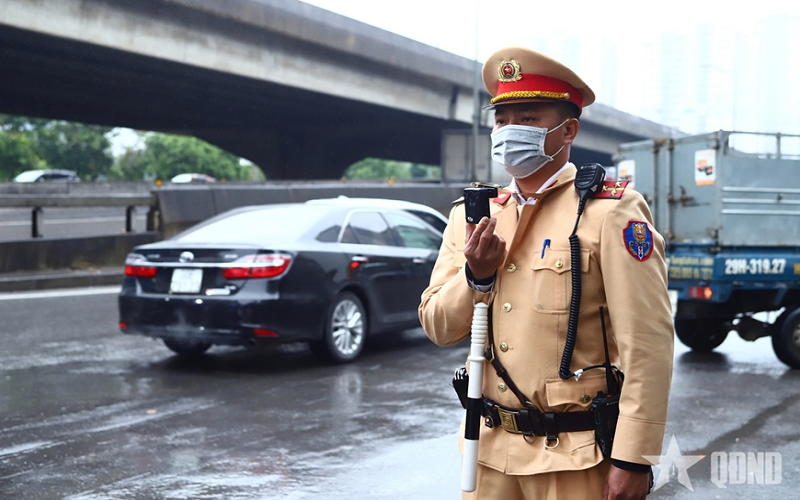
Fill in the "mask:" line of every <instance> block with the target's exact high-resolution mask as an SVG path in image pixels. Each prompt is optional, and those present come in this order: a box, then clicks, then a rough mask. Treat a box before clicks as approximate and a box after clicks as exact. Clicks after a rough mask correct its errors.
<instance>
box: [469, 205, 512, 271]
mask: <svg viewBox="0 0 800 500" xmlns="http://www.w3.org/2000/svg"><path fill="white" fill-rule="evenodd" d="M495 226H497V219H495V218H494V217H492V218H491V219H490V218H487V217H484V218H483V219H481V220H480V222H478V223H477V224H467V241H466V244H465V245H464V257H466V258H467V263H468V264H469V269H470V271H472V275H473V276H474V277H475V279H484V278H489V277H491V276H492V275H493V274H494V273H495V271H497V268H498V267H500V266H502V265H503V261H504V260H505V258H506V240H504V239H503V238H502V237H500V236H498V235H496V234H494V228H495Z"/></svg>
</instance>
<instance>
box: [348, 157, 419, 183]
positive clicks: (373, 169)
mask: <svg viewBox="0 0 800 500" xmlns="http://www.w3.org/2000/svg"><path fill="white" fill-rule="evenodd" d="M344 175H345V177H347V178H348V179H388V178H390V177H394V178H397V179H407V178H408V177H410V176H409V165H408V163H405V162H399V161H393V160H382V159H379V158H364V159H363V160H361V161H358V162H356V163H353V164H352V165H350V166H349V167H348V168H347V170H346V171H345V174H344Z"/></svg>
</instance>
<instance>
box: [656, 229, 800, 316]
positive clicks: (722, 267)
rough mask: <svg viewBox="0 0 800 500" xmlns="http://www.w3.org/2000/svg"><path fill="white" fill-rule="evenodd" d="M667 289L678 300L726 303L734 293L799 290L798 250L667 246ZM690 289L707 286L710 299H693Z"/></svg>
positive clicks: (799, 251) (707, 245)
mask: <svg viewBox="0 0 800 500" xmlns="http://www.w3.org/2000/svg"><path fill="white" fill-rule="evenodd" d="M668 259H669V287H670V289H672V290H676V291H677V292H678V300H710V301H711V302H717V303H722V302H726V301H727V300H728V299H729V298H730V296H731V293H733V292H734V291H735V290H765V289H785V290H789V289H796V290H800V248H786V247H761V248H759V247H723V248H719V247H716V246H714V245H709V244H699V245H698V244H686V243H684V244H681V243H674V244H672V245H670V249H669V251H668ZM690 287H710V288H711V289H712V292H713V293H712V294H711V297H710V299H706V298H701V299H698V298H697V297H692V296H690V294H689V288H690Z"/></svg>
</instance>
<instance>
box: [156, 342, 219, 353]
mask: <svg viewBox="0 0 800 500" xmlns="http://www.w3.org/2000/svg"><path fill="white" fill-rule="evenodd" d="M162 340H163V341H164V345H166V346H167V347H169V348H170V350H171V351H172V352H174V353H176V354H179V355H181V356H187V357H188V356H200V355H201V354H203V353H204V352H206V351H207V350H208V348H209V347H211V344H209V343H208V342H199V341H196V340H186V339H162Z"/></svg>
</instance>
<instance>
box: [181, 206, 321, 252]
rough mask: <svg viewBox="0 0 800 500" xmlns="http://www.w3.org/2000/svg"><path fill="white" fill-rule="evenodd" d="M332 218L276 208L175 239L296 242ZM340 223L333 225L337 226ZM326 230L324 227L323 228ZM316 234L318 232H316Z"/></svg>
mask: <svg viewBox="0 0 800 500" xmlns="http://www.w3.org/2000/svg"><path fill="white" fill-rule="evenodd" d="M326 218H329V216H328V215H327V213H326V211H324V210H320V207H315V206H310V205H309V206H307V205H275V206H266V207H264V208H259V209H257V210H248V211H246V212H238V213H234V214H231V215H229V216H227V217H223V218H221V219H218V220H215V221H212V222H209V223H207V224H204V225H201V226H199V227H197V228H196V229H190V230H188V231H187V232H185V233H183V234H180V235H178V236H176V237H175V239H176V240H177V241H181V242H185V243H223V242H224V243H245V244H255V245H261V244H264V243H267V242H270V241H275V240H281V241H287V240H288V241H294V240H297V239H299V238H301V237H302V236H303V235H305V234H307V233H308V232H309V231H310V230H311V229H312V228H314V227H316V226H318V225H320V223H321V222H323V220H324V219H326ZM335 223H336V221H332V222H331V226H333V225H334V224H335ZM321 230H324V227H323V228H321ZM315 234H316V232H315Z"/></svg>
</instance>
